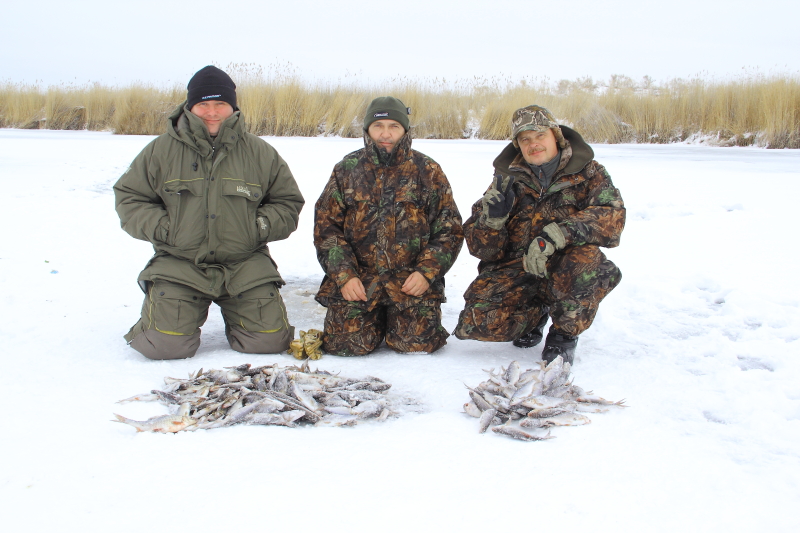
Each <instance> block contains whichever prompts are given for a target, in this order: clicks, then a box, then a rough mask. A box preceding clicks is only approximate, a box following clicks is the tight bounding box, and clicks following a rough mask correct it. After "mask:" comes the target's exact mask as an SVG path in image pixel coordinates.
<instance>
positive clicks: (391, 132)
mask: <svg viewBox="0 0 800 533" xmlns="http://www.w3.org/2000/svg"><path fill="white" fill-rule="evenodd" d="M367 133H369V138H370V139H372V140H373V141H374V142H375V144H376V145H377V146H378V147H379V148H383V149H384V150H386V151H387V152H389V153H391V151H392V150H393V149H394V147H395V146H396V145H397V141H399V140H400V138H401V137H403V135H405V133H406V130H405V128H403V125H402V124H400V123H399V122H397V121H396V120H391V119H388V118H387V119H382V120H376V121H375V122H373V123H372V124H370V125H369V129H368V130H367Z"/></svg>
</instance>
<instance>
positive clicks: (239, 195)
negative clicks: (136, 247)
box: [114, 102, 304, 297]
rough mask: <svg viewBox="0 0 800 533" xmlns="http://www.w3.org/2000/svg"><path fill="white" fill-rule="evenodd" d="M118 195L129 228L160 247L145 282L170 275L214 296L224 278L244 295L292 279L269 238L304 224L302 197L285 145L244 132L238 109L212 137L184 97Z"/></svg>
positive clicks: (135, 162) (116, 190)
mask: <svg viewBox="0 0 800 533" xmlns="http://www.w3.org/2000/svg"><path fill="white" fill-rule="evenodd" d="M114 194H115V197H116V209H117V213H118V214H119V218H120V221H121V224H122V228H123V229H124V230H125V231H127V232H128V233H129V234H130V235H131V236H133V237H135V238H137V239H141V240H145V241H149V242H151V243H152V244H153V247H154V248H155V252H156V253H155V255H154V256H153V258H152V259H151V260H150V262H149V263H148V264H147V266H146V267H145V269H144V270H143V271H142V273H141V274H140V275H139V281H140V285H143V283H142V282H144V281H151V280H155V279H163V280H166V281H172V282H175V283H181V284H184V285H188V286H190V287H194V288H195V289H197V290H199V291H202V292H204V293H206V294H209V295H210V296H211V297H216V296H219V295H220V294H221V290H222V287H223V286H224V287H225V289H226V290H227V292H228V293H229V294H239V293H241V292H244V291H246V290H248V289H251V288H253V287H257V286H259V285H262V284H264V283H269V282H275V283H277V284H278V285H282V284H283V283H284V282H283V280H282V279H281V277H280V274H278V269H277V266H276V264H275V262H274V261H273V260H272V258H271V257H270V254H269V248H268V247H267V243H268V242H272V241H279V240H281V239H285V238H286V237H288V236H289V235H290V234H291V233H292V232H293V231H294V230H295V229H297V221H298V217H299V215H300V210H301V209H302V207H303V203H304V200H303V196H302V195H301V194H300V189H299V188H298V186H297V183H296V182H295V180H294V177H293V176H292V173H291V171H290V170H289V167H288V166H287V165H286V163H285V162H284V161H283V159H281V157H280V155H278V152H277V151H275V149H274V148H273V147H272V146H270V145H269V144H267V143H266V142H265V141H263V140H262V139H259V138H258V137H256V136H255V135H252V134H250V133H247V132H245V130H244V121H243V119H242V118H241V117H240V112H239V111H235V112H234V113H233V115H231V116H230V117H229V118H227V119H226V120H225V121H224V122H223V123H222V124H221V125H220V130H219V133H218V134H217V136H216V138H213V139H212V137H211V136H210V135H209V132H208V129H207V128H206V126H205V124H203V121H202V120H201V119H200V118H199V117H197V116H196V115H194V114H193V113H191V112H189V111H188V110H187V109H186V108H185V102H184V104H182V105H181V106H179V107H178V108H177V109H176V110H175V111H174V112H173V113H172V115H170V117H169V127H168V131H167V133H165V134H164V135H161V136H159V137H157V138H156V139H154V140H153V141H152V142H151V143H150V144H148V145H147V146H146V147H145V148H144V150H142V151H141V153H140V154H139V155H138V156H137V157H136V159H134V160H133V163H131V166H130V167H129V168H128V169H127V170H126V171H125V173H124V174H123V175H122V176H121V177H120V178H119V180H118V181H117V183H116V184H115V185H114Z"/></svg>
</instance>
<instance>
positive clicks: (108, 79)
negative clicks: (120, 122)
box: [0, 0, 800, 85]
mask: <svg viewBox="0 0 800 533" xmlns="http://www.w3.org/2000/svg"><path fill="white" fill-rule="evenodd" d="M798 6H800V2H797V1H796V0H760V1H753V0H749V1H740V0H727V1H709V0H673V1H670V2H650V1H642V0H605V1H599V0H591V1H586V0H572V1H569V2H558V1H548V2H543V1H540V0H492V1H475V0H460V1H454V0H439V1H437V0H404V1H400V2H391V1H382V2H378V1H365V0H340V1H321V0H293V1H292V0H281V1H275V0H266V1H264V0H262V1H250V0H244V1H240V2H217V1H213V2H212V1H207V0H194V1H187V0H174V1H171V0H138V1H136V2H133V1H119V2H108V1H107V0H103V1H99V0H73V1H71V2H63V1H53V0H38V1H37V0H31V1H28V2H13V3H9V4H7V5H5V6H4V7H3V19H4V24H3V31H2V32H0V58H2V59H1V60H0V65H1V69H0V81H12V82H36V81H40V82H41V83H43V84H45V85H47V84H58V83H62V82H72V83H79V84H83V83H86V82H88V81H100V82H104V83H108V84H123V85H124V84H128V83H130V82H132V81H136V80H139V81H146V82H153V83H156V84H158V85H162V84H168V83H173V82H177V83H180V84H181V85H183V84H185V83H186V82H187V81H188V79H189V78H190V77H191V75H192V74H193V73H194V72H195V71H197V70H198V69H200V68H201V67H203V66H205V65H207V64H210V63H214V64H216V65H219V66H221V67H223V68H225V67H226V66H227V65H228V64H230V63H255V64H259V65H262V66H264V67H268V66H269V65H270V64H276V63H277V64H286V63H290V64H291V65H292V66H294V67H295V68H296V69H297V71H298V72H299V73H301V74H302V75H303V76H305V77H307V78H312V79H326V80H334V81H335V80H337V79H340V78H341V79H342V80H345V79H346V80H351V79H357V80H359V81H367V82H381V81H384V80H388V79H391V78H393V77H410V78H416V79H420V78H434V77H440V78H441V77H444V78H446V79H455V78H472V77H473V76H485V77H488V78H491V77H497V76H500V77H504V78H505V77H510V78H511V79H512V80H517V79H519V78H521V77H526V76H527V77H533V78H540V79H541V78H548V79H550V80H553V81H557V80H559V79H570V80H573V79H576V78H578V77H582V76H592V77H593V78H595V79H601V80H603V79H607V78H608V77H609V76H610V75H611V74H624V75H627V76H630V77H632V78H634V79H639V78H641V77H642V76H644V75H649V76H651V77H653V78H654V79H655V80H657V81H663V80H668V79H672V78H677V77H682V78H687V77H691V76H695V75H698V74H699V75H703V76H706V77H728V76H736V75H738V74H741V73H743V72H747V71H753V70H757V71H758V72H761V73H764V74H770V73H789V74H797V73H798V72H800V53H798V51H800V32H798V30H797V21H798V17H799V16H800V7H798ZM743 68H744V69H745V70H743Z"/></svg>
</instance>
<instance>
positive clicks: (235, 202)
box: [220, 177, 264, 250]
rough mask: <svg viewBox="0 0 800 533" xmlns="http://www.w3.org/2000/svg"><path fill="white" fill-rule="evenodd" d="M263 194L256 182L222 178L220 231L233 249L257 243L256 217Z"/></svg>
mask: <svg viewBox="0 0 800 533" xmlns="http://www.w3.org/2000/svg"><path fill="white" fill-rule="evenodd" d="M263 194H264V193H263V191H262V190H261V185H259V184H257V183H248V182H246V181H244V180H242V179H238V178H225V177H223V178H222V198H221V201H222V205H221V208H222V209H221V214H222V215H223V216H222V220H221V221H220V222H221V226H222V227H221V231H222V237H223V239H225V242H227V243H228V244H230V245H232V247H233V249H234V250H236V249H239V250H248V249H252V248H253V247H254V246H255V245H257V244H258V242H259V240H258V225H257V224H258V222H257V221H256V218H257V210H258V207H259V205H261V201H262V200H263V199H264V198H263Z"/></svg>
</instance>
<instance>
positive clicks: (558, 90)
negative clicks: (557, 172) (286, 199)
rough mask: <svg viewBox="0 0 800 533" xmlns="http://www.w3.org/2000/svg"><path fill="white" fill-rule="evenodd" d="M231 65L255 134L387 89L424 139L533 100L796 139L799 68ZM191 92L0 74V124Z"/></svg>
mask: <svg viewBox="0 0 800 533" xmlns="http://www.w3.org/2000/svg"><path fill="white" fill-rule="evenodd" d="M226 71H227V72H228V73H229V74H231V77H232V78H233V79H234V80H235V81H236V83H237V95H238V99H239V107H240V108H241V109H242V113H243V114H244V117H245V123H246V125H247V128H248V130H249V131H251V132H252V133H255V134H256V135H280V136H289V135H290V136H316V135H338V136H342V137H360V136H361V135H362V129H361V124H362V120H363V113H364V110H365V108H366V106H367V105H368V103H369V101H370V100H371V99H372V98H374V97H376V96H384V95H389V94H391V95H393V96H396V97H398V98H400V99H401V100H402V101H403V102H404V103H405V104H406V105H407V106H409V107H411V109H412V115H411V124H412V135H413V136H415V137H418V138H435V139H458V138H466V137H478V138H482V139H508V136H509V133H510V127H509V122H510V117H511V114H512V113H513V111H514V110H515V109H518V108H520V107H523V106H525V105H529V104H532V103H535V104H539V105H543V106H545V107H547V108H548V109H550V110H551V111H552V112H553V114H554V115H555V116H556V117H557V118H558V119H559V121H561V122H563V123H564V124H567V125H570V126H572V127H574V128H575V129H576V130H577V131H579V132H581V134H582V135H583V136H584V138H586V139H587V140H588V141H590V142H601V143H603V142H605V143H620V142H637V143H669V142H678V141H684V140H687V139H691V138H697V137H700V136H702V137H705V138H706V139H708V140H710V141H711V142H714V143H716V144H719V145H723V146H732V145H738V146H745V145H757V146H766V147H769V148H800V78H799V77H798V76H797V75H796V74H794V75H789V74H775V75H769V76H767V75H761V74H757V73H756V74H746V75H743V76H741V77H740V78H737V79H731V80H715V79H708V77H701V76H698V77H695V78H692V79H674V80H669V81H667V82H665V83H656V82H655V81H653V80H652V79H651V78H649V77H645V78H643V79H641V80H633V79H631V78H629V77H627V76H622V75H616V76H612V77H611V78H610V79H608V80H603V81H600V80H593V79H592V78H588V77H585V78H579V79H577V80H560V81H558V82H551V81H549V80H547V79H544V80H536V79H523V80H512V79H508V78H478V77H476V78H472V79H468V80H444V79H438V78H437V79H408V78H398V79H392V80H389V81H387V82H384V83H381V84H378V85H373V86H364V85H363V84H359V83H358V82H357V81H353V79H352V78H351V79H347V78H345V79H344V80H338V81H335V82H333V81H326V82H313V81H312V82H309V81H307V80H305V79H303V77H302V76H301V75H300V74H299V73H298V72H297V71H296V69H294V68H292V66H291V65H289V64H283V65H281V64H278V65H270V66H269V67H267V69H263V68H261V67H260V66H258V65H252V64H233V65H228V66H227V67H226ZM185 95H186V91H185V88H184V87H183V86H177V85H176V86H173V87H169V88H163V87H158V86H156V85H148V84H140V83H139V84H132V85H129V86H127V87H108V86H104V85H101V84H92V85H88V86H73V85H60V86H49V87H41V86H39V85H37V84H22V83H12V82H9V81H6V82H2V83H0V127H14V128H47V129H90V130H113V131H114V132H116V133H124V134H148V135H153V134H159V133H163V132H164V130H165V127H166V123H165V119H166V117H167V116H168V115H169V114H170V113H171V112H172V111H173V109H174V108H175V107H176V106H177V105H178V104H179V103H180V102H182V101H183V100H184V99H185Z"/></svg>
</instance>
